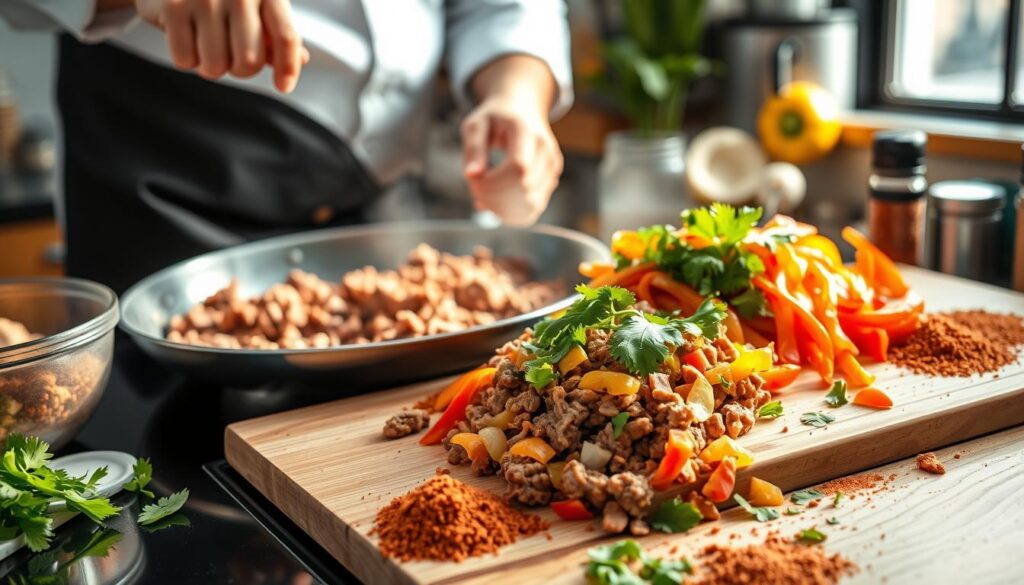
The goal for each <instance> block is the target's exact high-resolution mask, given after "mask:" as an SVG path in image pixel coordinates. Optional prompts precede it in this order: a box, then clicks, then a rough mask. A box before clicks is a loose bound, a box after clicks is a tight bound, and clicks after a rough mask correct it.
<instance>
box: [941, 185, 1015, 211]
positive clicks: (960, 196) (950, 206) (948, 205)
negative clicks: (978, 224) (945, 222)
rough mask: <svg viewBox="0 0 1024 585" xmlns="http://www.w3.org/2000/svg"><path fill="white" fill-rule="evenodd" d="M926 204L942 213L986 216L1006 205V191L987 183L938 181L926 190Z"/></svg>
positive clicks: (1000, 186) (999, 186) (1001, 187)
mask: <svg viewBox="0 0 1024 585" xmlns="http://www.w3.org/2000/svg"><path fill="white" fill-rule="evenodd" d="M928 204H929V205H933V206H935V208H936V209H938V210H939V211H941V212H942V213H950V214H956V215H987V214H992V213H996V212H997V211H1000V210H1001V209H1002V208H1003V207H1004V206H1005V205H1006V189H1005V188H1004V187H1003V186H1002V185H997V184H995V183H989V182H987V181H939V182H938V183H935V184H933V185H932V186H931V188H930V189H929V190H928Z"/></svg>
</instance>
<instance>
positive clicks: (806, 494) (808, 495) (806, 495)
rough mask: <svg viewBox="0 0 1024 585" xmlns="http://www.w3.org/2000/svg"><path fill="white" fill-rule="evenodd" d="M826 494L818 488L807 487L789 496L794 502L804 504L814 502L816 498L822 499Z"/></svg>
mask: <svg viewBox="0 0 1024 585" xmlns="http://www.w3.org/2000/svg"><path fill="white" fill-rule="evenodd" d="M824 496H825V494H823V493H821V492H819V491H818V490H816V489H806V490H800V491H796V492H793V493H792V495H790V496H789V499H790V501H792V502H793V503H794V504H797V505H799V506H802V505H804V504H806V503H807V502H813V501H814V500H818V499H821V498H822V497H824Z"/></svg>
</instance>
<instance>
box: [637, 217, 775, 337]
mask: <svg viewBox="0 0 1024 585" xmlns="http://www.w3.org/2000/svg"><path fill="white" fill-rule="evenodd" d="M761 214H762V210H761V209H760V208H755V207H740V208H736V207H732V206H730V205H724V204H721V203H715V204H713V205H711V206H709V207H701V208H698V209H692V210H688V211H685V212H683V214H682V218H681V219H682V227H683V228H684V229H685V231H686V233H687V234H688V235H690V236H696V237H698V238H701V239H703V240H704V242H705V243H706V244H707V245H702V246H693V245H691V244H690V243H689V242H688V241H687V240H686V239H685V238H681V237H680V236H679V235H678V234H677V233H676V231H675V230H674V229H672V228H671V227H670V226H663V225H660V226H651V227H649V228H644V229H642V230H640V231H639V234H640V236H641V239H642V241H643V244H644V250H645V255H644V258H643V261H644V262H655V263H656V264H657V265H658V267H659V268H660V269H662V270H664V271H666V272H668V273H669V274H671V275H672V277H673V278H675V279H676V280H678V281H680V282H685V283H686V284H688V285H690V286H692V287H693V288H694V289H696V290H697V292H698V293H699V294H701V295H703V296H716V297H719V298H722V299H725V300H726V301H728V303H729V304H730V305H732V306H733V307H735V308H736V310H737V311H738V312H739V313H740V314H741V315H743V316H744V317H748V318H749V317H754V316H757V315H768V314H769V311H768V309H767V306H766V303H765V298H764V295H762V294H761V291H759V290H758V289H756V288H755V287H754V286H753V283H752V280H753V278H754V277H755V276H757V275H758V274H761V273H762V272H764V270H765V267H764V263H763V262H762V261H761V258H760V257H759V256H757V254H754V253H753V252H751V251H750V250H748V249H747V248H746V247H744V245H743V244H744V242H745V240H748V239H749V238H750V237H751V236H752V234H751V229H752V228H753V227H754V226H756V225H757V222H758V221H760V219H761ZM792 239H793V238H792V237H791V236H788V235H779V234H776V235H772V236H770V237H765V238H759V239H758V240H757V243H759V244H761V245H765V246H768V247H773V246H774V245H775V244H777V243H778V242H782V241H792Z"/></svg>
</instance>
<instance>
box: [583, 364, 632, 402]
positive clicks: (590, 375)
mask: <svg viewBox="0 0 1024 585" xmlns="http://www.w3.org/2000/svg"><path fill="white" fill-rule="evenodd" d="M579 387H580V388H583V389H585V390H604V391H605V392H607V393H608V394H611V395H612V396H623V395H626V394H636V393H637V392H639V391H640V380H638V379H637V378H634V377H633V376H630V375H629V374H623V373H622V372H609V371H606V370H594V371H592V372H587V373H586V374H583V377H582V378H580V385H579Z"/></svg>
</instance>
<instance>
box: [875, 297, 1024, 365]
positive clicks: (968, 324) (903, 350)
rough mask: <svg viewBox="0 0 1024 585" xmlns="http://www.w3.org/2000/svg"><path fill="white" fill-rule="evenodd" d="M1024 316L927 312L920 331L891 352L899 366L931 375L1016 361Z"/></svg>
mask: <svg viewBox="0 0 1024 585" xmlns="http://www.w3.org/2000/svg"><path fill="white" fill-rule="evenodd" d="M1022 344H1024V319H1022V318H1021V317H1019V316H1017V315H1008V314H1000V313H989V312H987V311H954V312H950V313H932V314H930V315H928V316H927V317H926V318H925V320H924V322H923V323H922V324H921V326H920V327H919V328H918V330H917V331H915V332H914V333H913V335H911V336H910V338H909V339H907V342H906V343H905V344H903V345H901V346H898V347H894V348H892V350H891V351H890V352H889V359H890V361H892V362H893V363H894V364H896V365H898V366H903V367H905V368H909V369H910V370H913V371H914V372H916V373H918V374H927V375H930V376H971V375H973V374H983V373H987V372H994V371H996V370H998V369H999V368H1001V367H1003V366H1005V365H1007V364H1011V363H1013V362H1015V361H1017V347H1018V346H1019V345H1022Z"/></svg>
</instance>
